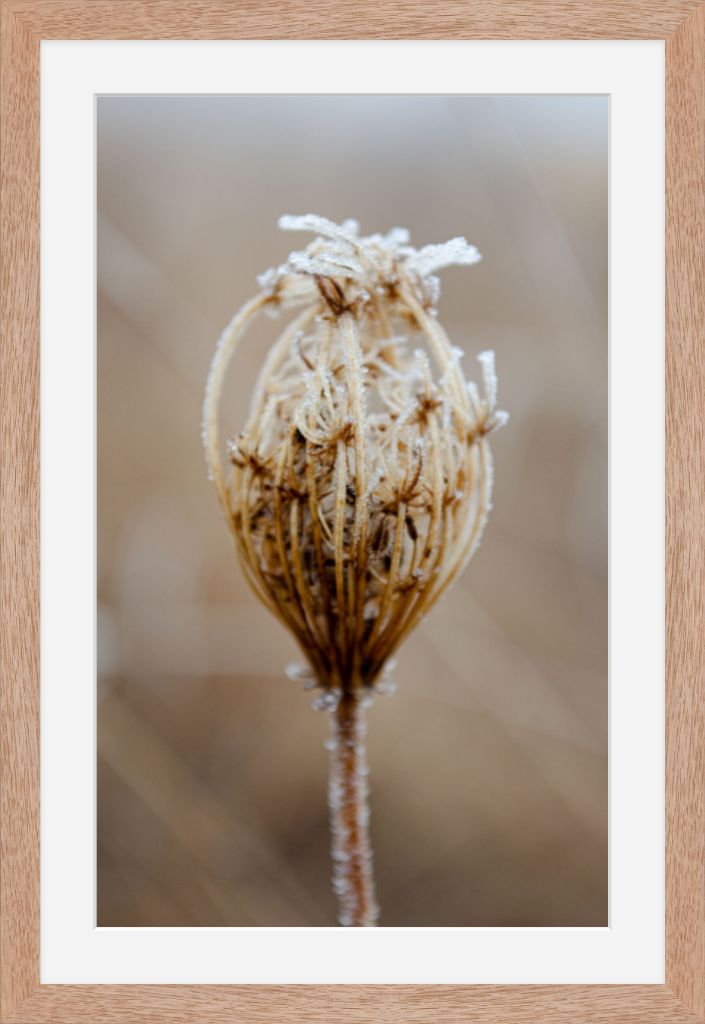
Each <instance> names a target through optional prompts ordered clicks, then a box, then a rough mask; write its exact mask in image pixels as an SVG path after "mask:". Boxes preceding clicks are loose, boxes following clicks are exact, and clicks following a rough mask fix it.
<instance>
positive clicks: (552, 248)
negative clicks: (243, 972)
mask: <svg viewBox="0 0 705 1024" xmlns="http://www.w3.org/2000/svg"><path fill="white" fill-rule="evenodd" d="M307 212H316V213H321V214H323V215H325V216H328V217H331V218H333V219H335V220H341V219H343V218H345V217H350V216H352V217H356V218H357V219H359V220H360V222H361V225H362V229H363V231H364V232H366V233H369V232H372V231H376V230H386V229H388V228H390V227H392V226H395V225H397V224H399V225H403V226H405V227H408V228H410V229H411V232H412V240H413V241H414V242H415V243H416V244H419V245H421V244H425V243H427V242H432V241H444V240H445V239H447V238H450V237H452V236H454V235H458V234H464V235H466V237H467V238H468V239H469V240H470V241H471V242H473V243H474V244H476V245H477V246H478V248H479V249H480V251H481V252H482V253H483V257H484V259H483V262H482V263H480V264H479V265H478V266H476V267H472V268H469V269H468V268H454V269H451V270H449V271H446V272H445V274H444V275H443V297H442V300H441V306H440V315H441V320H442V322H443V323H444V325H445V326H446V327H447V329H448V330H449V331H450V333H451V335H452V337H453V340H454V343H455V344H457V345H460V346H461V347H462V348H463V349H464V350H465V352H466V357H465V359H464V366H465V369H466V372H467V373H468V374H472V375H474V376H475V377H476V379H477V378H478V377H479V372H478V370H477V369H476V364H475V362H474V360H475V356H476V355H477V354H478V353H479V352H480V351H481V350H482V349H483V348H486V347H492V348H494V349H495V351H496V353H497V363H498V370H499V377H500V405H501V406H502V407H503V408H506V409H508V410H509V411H510V412H511V417H512V418H511V420H510V423H509V425H508V426H507V427H506V428H504V429H503V430H502V431H501V433H500V434H498V435H497V436H496V439H495V443H494V453H495V464H496V489H495V498H494V506H495V507H494V511H493V513H492V517H491V521H490V524H489V527H488V529H487V532H486V535H485V539H484V541H483V543H482V546H481V548H480V550H479V552H478V553H477V555H476V556H475V559H474V560H473V562H472V563H471V564H470V566H469V568H468V569H467V570H466V572H465V574H464V575H463V577H462V579H461V581H460V583H459V584H458V585H457V586H456V587H455V589H454V590H453V591H452V592H451V593H450V594H449V595H448V596H447V597H446V598H444V600H443V601H442V603H441V604H440V605H439V606H438V607H437V608H436V609H435V610H434V611H433V613H432V614H431V615H430V616H429V618H428V619H427V620H426V621H425V622H424V623H423V624H422V626H421V627H420V628H419V630H418V631H417V633H416V634H415V635H413V636H412V637H411V638H410V639H409V641H408V642H407V644H406V646H405V647H404V649H403V650H402V652H401V655H400V657H399V668H398V671H397V673H396V675H397V679H398V682H399V690H398V692H397V693H396V694H395V695H394V696H392V697H384V698H382V697H380V698H378V699H377V700H376V701H375V703H374V706H373V707H372V708H371V710H370V736H369V747H370V750H369V756H370V762H371V771H372V775H371V785H372V809H373V817H372V837H373V841H374V845H375V856H376V867H377V875H378V885H379V898H380V903H381V906H382V918H381V923H382V924H383V925H453V926H465V925H477V926H483V925H495V926H502V925H505V926H506V925H519V926H528V925H535V926H555V925H605V924H606V923H607V100H606V98H604V97H497V98H490V97H479V98H471V97H391V96H388V97H375V96H371V97H364V98H363V97H162V98H158V97H153V98H152V97H142V98H140V97H132V98H128V97H106V98H101V99H99V101H98V290H99V296H98V298H99V302H98V544H99V548H98V602H99V605H98V607H99V634H98V640H99V642H98V676H99V678H98V688H99V689H98V696H99V704H98V726H99V732H98V755H99V766H98V924H99V925H136V926H140V925H141V926H153V925H184V926H187V925H188V926H193V925H216V926H226V925H327V924H332V923H334V921H335V904H334V899H333V895H332V893H331V891H330V883H329V876H330V866H329V857H328V834H327V821H326V792H325V789H326V752H325V750H324V748H323V741H324V739H325V737H326V735H327V721H326V716H325V715H324V714H322V713H320V712H315V711H313V710H311V708H310V706H309V697H308V695H306V694H304V693H303V692H302V691H301V690H299V689H298V688H297V686H296V684H294V683H293V682H291V681H289V680H288V679H286V678H285V677H284V673H283V669H284V666H285V665H286V664H287V663H288V662H290V661H292V660H296V650H295V648H294V644H293V642H292V641H291V640H290V639H289V637H288V636H287V635H286V634H285V633H284V632H283V631H282V629H281V627H280V626H279V625H278V624H277V623H276V622H275V621H274V620H273V619H272V618H271V617H270V616H269V614H268V613H267V612H266V611H265V610H264V609H263V608H261V607H260V606H259V605H258V604H257V603H256V602H255V600H254V598H252V596H251V595H250V592H249V591H248V589H247V587H246V584H245V582H244V579H243V577H242V575H241V573H240V570H239V568H238V565H237V562H236V559H235V556H234V553H233V550H232V544H231V541H230V538H229V534H228V531H227V528H226V527H225V525H224V524H223V522H222V521H221V517H220V515H219V512H218V507H217V503H216V499H215V496H214V494H213V493H212V490H211V488H210V486H209V484H208V482H207V480H206V475H205V469H204V462H203V457H202V452H201V443H200V433H199V418H200V406H201V398H202V392H203V386H204V382H205V378H206V373H207V369H208V364H209V361H210V358H211V354H212V350H213V346H214V343H215V340H216V338H217V336H218V334H219V333H220V331H221V329H222V328H223V326H224V325H225V324H226V323H227V321H228V320H229V318H230V316H231V315H232V313H233V312H234V311H235V310H236V309H237V308H238V307H239V306H240V305H241V303H242V302H243V301H244V300H245V299H246V298H248V297H249V296H250V295H252V294H253V293H254V290H255V283H254V278H255V276H256V274H258V273H259V272H261V271H262V270H264V269H265V268H266V267H268V266H271V265H272V264H275V263H278V262H280V261H281V260H283V259H284V258H285V257H286V255H287V253H288V252H289V251H290V249H292V248H296V247H299V246H300V245H301V244H304V243H305V242H306V241H307V240H308V238H307V237H305V236H300V235H284V234H282V233H280V232H279V231H278V230H277V228H276V220H277V217H278V216H279V215H280V214H281V213H307ZM275 329H276V325H272V324H264V325H263V327H262V329H259V330H257V331H255V332H254V333H253V335H252V337H251V338H248V339H247V341H246V342H245V345H244V347H243V350H242V354H241V356H240V357H239V358H238V359H237V360H236V362H235V364H234V367H233V372H232V374H231V381H230V385H229V390H228V399H227V408H228V409H229V413H230V415H229V416H228V422H227V424H226V427H227V428H228V429H229V430H230V431H231V432H232V431H234V430H235V429H236V428H237V427H239V426H240V425H241V420H242V416H243V408H244V403H245V401H246V399H247V395H248V391H249V389H250V387H251V385H252V381H253V379H254V374H255V372H256V369H257V367H258V365H259V363H260V361H261V359H262V356H263V353H264V351H265V349H266V345H267V343H268V340H269V339H271V338H272V337H273V336H274V331H275Z"/></svg>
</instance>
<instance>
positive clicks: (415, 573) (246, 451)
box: [203, 215, 506, 924]
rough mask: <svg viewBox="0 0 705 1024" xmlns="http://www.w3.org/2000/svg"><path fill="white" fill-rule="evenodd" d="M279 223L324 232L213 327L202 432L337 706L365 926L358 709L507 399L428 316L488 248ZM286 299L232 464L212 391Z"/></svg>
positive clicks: (466, 554)
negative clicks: (467, 365)
mask: <svg viewBox="0 0 705 1024" xmlns="http://www.w3.org/2000/svg"><path fill="white" fill-rule="evenodd" d="M279 226H280V227H281V228H283V229H285V230H293V231H311V232H313V233H314V234H315V235H316V236H317V237H316V238H315V239H314V241H313V242H311V244H310V245H308V246H307V247H306V249H304V250H303V251H301V252H292V253H291V254H290V256H289V258H288V260H287V262H286V263H284V264H283V265H282V266H280V267H279V268H278V269H276V270H270V271H267V272H266V273H265V274H263V275H262V276H261V277H260V278H259V284H260V292H259V294H258V295H257V296H256V297H255V298H254V299H252V300H251V301H250V302H249V303H248V304H247V305H246V306H245V307H244V308H243V309H242V310H241V311H240V313H238V314H237V316H236V317H235V318H234V319H233V321H232V322H231V324H230V325H229V326H228V327H227V329H226V330H225V332H224V334H223V335H222V337H221V340H220V342H219V345H218V348H217V350H216V353H215V356H214V359H213V363H212V367H211V373H210V376H209V380H208V385H207V389H206V398H205V406H204V422H203V429H204V444H205V449H206V458H207V462H208V466H209V470H210V475H211V478H212V480H213V482H214V484H215V487H216V490H217V492H218V496H219V499H220V503H221V506H222V509H223V512H224V513H225V516H226V519H227V521H228V523H229V525H230V528H231V530H232V532H233V534H234V536H235V539H236V542H237V549H238V552H239V554H240V558H241V561H242V565H243V568H244V571H245V574H246V576H247V578H248V580H249V582H250V583H251V585H252V587H253V589H254V591H255V592H256V594H257V595H258V597H259V598H260V599H261V600H262V601H263V602H264V603H265V604H266V605H267V607H269V608H270V609H271V610H272V612H273V613H274V614H275V615H276V616H277V617H278V618H279V619H280V620H281V621H282V623H283V624H284V625H285V626H286V627H287V628H288V629H289V630H290V631H291V632H292V633H293V635H294V636H295V638H296V639H297V641H298V643H299V645H300V647H301V650H302V652H303V654H304V655H305V657H306V659H307V661H308V663H309V665H310V667H311V672H312V674H313V678H314V679H315V681H316V683H317V685H318V686H320V687H321V688H322V690H323V691H324V692H323V694H322V697H323V700H320V699H319V704H320V706H322V707H323V706H325V707H326V708H328V709H330V710H334V711H335V715H334V743H333V746H332V757H333V764H332V775H331V778H332V782H331V808H332V811H333V831H334V850H337V854H334V856H336V858H337V863H338V864H339V865H342V868H339V870H338V871H337V873H336V888H337V889H338V891H339V893H340V895H341V906H342V908H343V910H342V916H341V922H342V923H346V924H351V923H352V924H360V923H362V924H370V923H373V920H374V899H373V896H372V894H371V864H370V854H369V843H368V841H367V835H366V820H364V821H363V820H362V818H363V817H365V815H366V811H365V810H364V808H365V806H366V805H365V801H364V799H363V796H364V794H363V793H362V788H361V787H364V775H365V768H364V762H363V761H362V760H360V758H363V757H364V751H363V750H362V742H361V735H362V728H363V727H362V724H361V720H360V714H359V711H358V710H356V708H357V706H358V704H359V703H360V701H359V698H360V697H362V696H364V694H366V693H369V692H370V690H371V689H372V688H373V687H374V685H375V682H376V680H377V679H378V677H379V676H380V674H381V673H382V671H383V669H384V666H385V663H386V662H387V660H388V659H389V657H390V655H391V654H392V653H393V651H394V650H395V649H396V648H397V647H398V646H399V644H400V643H401V642H402V640H403V639H404V637H405V636H406V635H407V634H408V633H409V632H410V631H411V630H412V629H413V628H414V626H415V625H416V624H417V623H418V622H419V620H420V619H421V618H422V616H424V615H425V614H426V613H427V612H428V610H429V609H430V608H431V606H432V605H433V604H434V602H435V601H437V600H438V598H439V597H440V596H441V594H442V593H443V592H444V590H445V589H446V588H447V587H448V586H449V585H450V584H451V583H452V582H453V580H454V579H455V578H456V577H457V576H458V574H459V573H460V572H461V570H462V569H463V567H464V566H465V564H466V563H467V561H468V559H469V558H470V557H471V555H472V553H473V552H474V550H475V549H476V547H477V545H478V543H479V540H480V536H481V533H482V529H483V526H484V524H485V520H486V518H487V514H488V511H489V508H490V495H491V488H492V462H491V456H490V450H489V445H488V441H487V436H488V434H490V433H491V431H492V430H494V429H495V428H496V427H498V426H500V425H501V424H502V423H503V422H505V420H506V414H505V413H503V412H501V411H499V410H497V409H496V392H497V381H496V376H495V371H494V356H493V354H492V353H491V352H483V353H481V354H480V356H479V357H478V358H479V361H480V363H481V366H482V377H483V391H482V393H480V391H479V390H478V389H477V388H476V387H475V385H474V384H472V383H468V382H467V381H466V379H465V377H464V374H463V371H462V368H461V365H460V357H461V352H460V350H459V349H457V348H454V347H453V346H452V345H451V344H450V342H449V340H448V337H447V335H446V333H445V331H444V330H443V328H442V327H441V325H440V323H439V322H438V320H437V319H436V309H435V307H436V303H437V301H438V297H439V290H440V289H439V282H438V278H437V277H436V276H435V272H436V271H438V270H440V269H442V268H443V267H445V266H449V265H451V264H466V265H467V264H472V263H475V262H476V261H477V260H478V259H479V258H480V257H479V253H478V252H477V250H476V249H474V248H473V247H472V246H470V245H468V244H467V242H466V241H465V239H463V238H456V239H453V240H451V241H450V242H446V243H445V244H443V245H429V246H425V247H424V248H422V249H418V250H417V249H414V248H412V247H411V246H410V245H409V244H408V241H409V238H408V233H407V232H406V231H405V230H403V229H400V228H396V229H394V230H393V231H391V232H390V233H389V234H387V235H385V236H382V235H371V236H369V237H366V238H361V237H359V236H358V228H357V224H356V223H355V222H354V221H346V222H344V223H343V224H342V225H337V224H334V223H332V222H331V221H328V220H326V219H325V218H322V217H317V216H313V215H307V216H303V217H282V218H281V219H280V221H279ZM296 307H303V309H302V310H301V311H299V312H298V315H296V316H295V318H294V319H293V320H292V321H291V322H290V323H289V325H288V326H287V327H286V328H285V330H284V331H283V332H282V334H281V336H280V337H279V339H278V341H276V342H275V344H274V345H273V346H272V348H271V349H270V351H269V353H268V354H267V357H266V359H265V361H264V364H263V366H262V370H261V372H260V375H259V379H258V381H257V385H256V388H255V391H254V395H253V398H252V403H251V407H250V410H249V415H248V418H247V421H246V423H245V426H244V429H243V430H242V431H241V433H240V434H239V435H238V436H237V437H235V438H233V439H231V440H230V441H229V442H228V462H229V467H228V471H227V472H224V470H223V466H222V463H221V451H220V442H219V436H218V406H219V400H220V394H221V389H222V383H223V378H224V374H225V370H226V368H227V365H228V362H229V360H230V358H231V356H232V354H233V352H234V350H235V347H236V345H237V343H238V341H239V339H240V338H241V336H242V334H243V333H244V331H245V330H246V328H247V327H248V326H249V324H250V322H251V321H252V319H253V318H254V317H255V315H256V314H257V313H259V312H260V311H261V310H269V311H279V310H281V309H285V310H288V309H295V308H296ZM336 708H337V710H336ZM353 748H354V749H353ZM346 751H347V753H346ZM357 755H359V757H358V756H357ZM346 759H347V760H346ZM353 777H354V778H353ZM346 779H347V783H346V781H345V780H346ZM356 780H357V781H356ZM346 785H348V789H346ZM356 785H357V789H355V786H356ZM334 790H335V792H334ZM336 804H337V807H336V806H334V805H336ZM346 808H347V811H348V812H349V813H348V814H347V817H346V814H345V813H343V812H344V811H345V810H346ZM360 808H362V809H363V810H362V811H361V810H360ZM363 812H364V813H363ZM358 819H359V820H358ZM341 836H342V839H341ZM351 844H352V846H355V845H356V846H357V847H358V849H357V851H356V852H355V851H353V852H352V853H351V850H350V846H351ZM363 847H364V849H363ZM341 851H342V852H341ZM348 855H349V856H348ZM346 856H347V860H346ZM355 857H357V860H355ZM341 872H342V874H341ZM366 875H367V876H369V878H368V881H369V883H370V885H369V886H368V890H369V891H367V892H365V876H366ZM356 885H357V889H358V890H359V891H356V890H355V886H356ZM361 904H366V909H365V911H364V912H363V910H361Z"/></svg>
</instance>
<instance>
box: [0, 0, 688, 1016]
mask: <svg viewBox="0 0 705 1024" xmlns="http://www.w3.org/2000/svg"><path fill="white" fill-rule="evenodd" d="M1 19H2V20H1V22H0V29H1V34H2V49H1V54H2V72H1V74H2V78H1V80H0V85H1V90H0V92H1V94H0V132H1V136H0V137H1V183H2V197H1V199H2V206H1V212H0V225H1V229H2V252H3V257H2V259H3V272H2V288H1V290H0V328H1V331H2V339H3V344H2V374H1V384H2V395H3V400H2V403H1V407H2V413H1V414H2V419H3V430H2V467H1V470H0V472H1V478H0V479H1V487H2V505H1V508H2V516H1V518H0V524H1V525H0V529H1V530H2V551H3V591H2V630H3V644H2V664H1V672H2V674H1V677H0V699H1V701H2V715H1V718H0V740H1V743H2V748H1V760H2V765H1V767H2V776H1V779H0V798H1V802H0V807H1V811H2V821H1V831H0V852H1V854H2V862H1V865H0V912H1V918H0V1022H2V1024H11V1022H17V1024H20V1022H32V1024H42V1022H47V1024H48V1022H49V1021H61V1022H62V1024H64V1022H65V1024H71V1022H79V1021H82V1020H93V1021H96V1022H106V1024H109V1022H119V1021H123V1022H127V1021H130V1022H132V1021H144V1022H152V1021H154V1022H157V1021H184V1022H186V1021H191V1020H194V1021H196V1020H198V1021H203V1022H218V1021H226V1020H227V1021H232V1020H233V1019H235V1020H238V1021H243V1022H246V1021H255V1020H272V1021H277V1020H282V1021H283V1020H287V1021H288V1020H297V1019H307V1020H327V1019H329V1017H330V1014H331V1012H334V1013H335V1014H336V1016H337V1017H338V1018H339V1019H340V1020H342V1021H345V1020H356V1021H359V1020H370V1021H374V1020H380V1019H381V1020H390V1021H393V1020H400V1021H401V1020H409V1019H413V1020H418V1021H424V1020H428V1021H431V1020H436V1019H438V1018H439V1017H442V1019H444V1020H450V1021H453V1020H461V1019H462V1020H466V1019H469V1018H471V1019H473V1020H476V1021H487V1022H494V1021H527V1022H528V1021H532V1020H536V1021H549V1022H551V1024H554V1022H556V1024H557V1022H562V1021H565V1022H567V1021H574V1020H576V1019H578V1020H584V1021H586V1022H590V1021H594V1022H598V1021H605V1022H608V1021H609V1022H627V1021H633V1020H639V1021H644V1022H648V1021H653V1022H656V1021H665V1020H668V1021H672V1022H675V1024H680V1022H682V1024H685V1022H696V1021H703V1020H705V984H704V983H703V978H704V977H705V954H704V952H703V951H704V950H705V888H704V887H703V884H702V877H703V871H704V870H705V784H704V781H703V780H704V778H705V727H704V723H703V708H704V707H705V679H704V678H703V671H702V667H701V659H702V654H701V653H700V648H701V645H700V643H699V641H700V636H699V630H700V629H701V618H702V616H701V614H700V613H701V607H702V602H703V598H702V589H703V586H702V573H703V555H702V551H701V546H702V540H701V538H702V536H703V535H704V532H705V531H704V528H705V522H704V520H705V511H703V508H702V501H701V473H702V456H701V442H700V430H701V428H700V417H701V412H700V401H701V400H700V395H701V394H702V393H703V386H704V385H705V361H704V360H703V357H702V354H701V351H700V348H699V346H701V345H702V337H703V323H704V322H705V286H704V285H703V282H702V266H703V258H704V257H705V160H704V159H703V154H704V153H705V71H704V68H705V64H704V60H705V4H703V3H699V2H694V0H683V2H674V3H665V2H660V3H659V2H656V3H653V4H651V5H649V7H648V8H647V9H644V8H643V6H642V5H640V4H638V3H636V2H629V3H619V2H617V3H602V2H600V3H592V4H588V3H585V2H584V0H579V2H578V0H575V2H572V3H568V4H554V3H548V4H540V3H536V2H526V3H520V4H517V3H513V2H506V3H502V2H480V3H476V4H473V5H471V6H470V5H467V6H466V5H463V6H462V7H458V6H455V5H454V6H450V5H449V6H447V7H445V6H443V5H429V6H425V7H421V8H417V7H414V8H413V9H412V7H411V5H409V6H408V7H407V6H406V5H402V6H401V7H400V6H399V5H394V6H393V7H392V6H391V5H390V6H388V7H385V6H383V5H382V6H380V5H379V4H375V5H372V4H371V3H369V2H368V0H359V2H356V3H354V4H353V5H349V6H347V7H346V8H345V10H342V9H340V8H336V6H335V5H332V4H331V5H328V4H321V3H317V4H315V5H313V6H308V7H306V8H299V7H296V6H289V5H286V4H280V5H277V6H274V7H272V6H271V5H270V6H268V7H267V9H266V10H264V9H262V13H260V11H259V10H257V9H251V8H246V9H245V8H242V9H241V8H240V6H239V5H238V4H233V5H227V6H225V5H222V4H219V3H216V2H212V3H211V2H202V3H189V2H177V3H162V2H158V3H156V4H147V3H144V2H139V0H123V2H121V3H120V4H112V3H110V2H108V0H105V2H103V0H98V2H91V3H89V2H86V0H76V2H71V0H66V2H63V0H16V2H9V3H3V5H2V14H1ZM69 38H70V39H139V38H149V39H182V40H183V39H189V38H194V39H196V38H198V39H274V38H279V39H297V38H299V39H387V38H394V39H404V38H406V39H432V38H433V39H471V38H475V39H576V38H577V39H611V38H619V39H664V40H665V41H666V510H667V537H666V552H667V569H666V586H667V593H666V598H667V619H666V652H667V656H666V922H665V936H666V983H665V985H663V986H628V985H623V986H622V985H617V986H584V985H581V986H571V985H562V986H544V985H540V986H515V985H502V986H487V985H480V986H456V985H453V986H428V985H425V986H424V985H421V986H415V985H411V986H409V985H406V986H397V985H381V986H380V985H375V986H367V985H363V986H309V985H294V986H251V985H248V986H198V985H184V986H176V985H168V986H160V985H146V986H142V985H130V986H114V985H96V986H77V985H41V984H40V970H39V964H40V921H39V873H40V872H39V865H40V848H39V802H40V792H39V788H40V787H39V166H40V161H39V49H40V42H41V41H42V40H43V39H69Z"/></svg>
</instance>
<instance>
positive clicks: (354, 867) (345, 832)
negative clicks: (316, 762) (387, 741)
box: [328, 691, 378, 928]
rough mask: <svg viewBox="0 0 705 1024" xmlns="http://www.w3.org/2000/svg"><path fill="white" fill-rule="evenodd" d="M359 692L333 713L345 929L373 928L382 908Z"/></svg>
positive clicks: (334, 824)
mask: <svg viewBox="0 0 705 1024" xmlns="http://www.w3.org/2000/svg"><path fill="white" fill-rule="evenodd" d="M359 693H360V691H354V692H348V693H346V694H344V695H343V697H342V698H341V700H340V703H339V704H338V707H337V708H336V709H335V710H334V711H332V712H331V716H330V717H331V727H332V728H331V740H330V743H329V747H330V781H329V786H328V802H329V808H330V825H331V834H332V856H333V888H334V890H335V892H336V893H337V895H338V900H339V907H340V913H339V921H340V924H342V925H345V926H348V927H354V928H371V927H373V926H374V925H375V924H376V923H377V914H378V908H377V903H376V901H375V885H374V874H373V867H372V847H371V845H370V834H369V818H370V812H369V804H368V793H369V791H368V786H367V757H366V749H365V732H366V726H365V721H364V707H365V703H366V700H365V698H364V697H361V696H360V695H359Z"/></svg>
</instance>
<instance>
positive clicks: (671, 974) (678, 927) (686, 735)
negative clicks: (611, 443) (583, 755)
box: [666, 5, 705, 1020]
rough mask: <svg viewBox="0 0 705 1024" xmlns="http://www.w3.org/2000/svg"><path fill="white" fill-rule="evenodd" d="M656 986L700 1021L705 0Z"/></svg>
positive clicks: (671, 522)
mask: <svg viewBox="0 0 705 1024" xmlns="http://www.w3.org/2000/svg"><path fill="white" fill-rule="evenodd" d="M666 138H667V145H666V253H667V259H666V337H667V339H668V341H667V346H666V380H667V393H666V551H667V559H666V566H667V567H666V601H667V604H666V983H667V984H668V985H669V986H670V987H671V988H672V989H673V991H674V992H675V993H676V995H678V996H679V998H680V999H682V1000H683V1002H684V1003H685V1004H686V1005H687V1006H689V1007H691V1008H692V1010H693V1011H694V1013H695V1014H696V1016H697V1017H698V1019H700V1020H702V1019H705V644H704V640H705V634H704V629H705V625H704V623H705V501H704V500H703V488H704V486H705V437H704V429H703V412H704V410H703V396H704V395H705V284H704V272H705V5H701V6H700V7H699V8H698V9H697V10H696V11H694V12H693V14H691V15H690V17H689V18H688V19H687V20H686V21H685V22H683V24H682V25H680V27H679V28H678V29H677V31H676V32H674V34H673V35H672V36H670V37H669V38H668V39H667V41H666Z"/></svg>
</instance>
